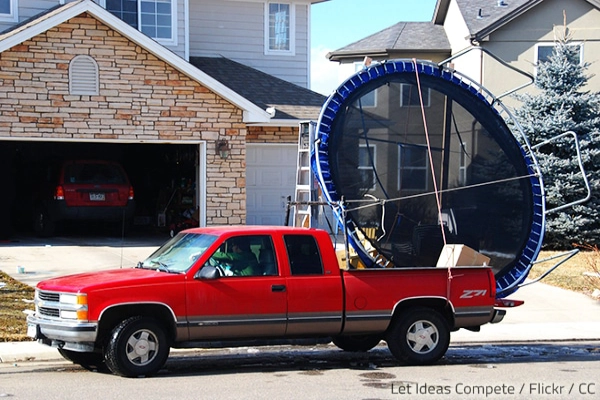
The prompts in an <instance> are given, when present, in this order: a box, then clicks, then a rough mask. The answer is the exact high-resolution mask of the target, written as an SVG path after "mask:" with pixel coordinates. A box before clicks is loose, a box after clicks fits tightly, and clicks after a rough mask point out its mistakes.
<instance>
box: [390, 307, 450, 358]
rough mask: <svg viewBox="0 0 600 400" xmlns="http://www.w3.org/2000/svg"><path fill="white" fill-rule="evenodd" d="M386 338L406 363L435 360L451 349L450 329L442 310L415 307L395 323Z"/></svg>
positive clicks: (395, 355)
mask: <svg viewBox="0 0 600 400" xmlns="http://www.w3.org/2000/svg"><path fill="white" fill-rule="evenodd" d="M386 341H387V343H388V347H389V349H390V351H391V353H392V354H393V355H394V357H396V358H397V359H398V360H400V361H402V362H404V363H407V364H411V365H424V364H433V363H434V362H436V361H438V360H439V359H440V358H442V357H443V356H444V354H446V351H447V350H448V346H449V344H450V329H449V328H448V323H447V322H446V320H445V319H444V317H443V316H442V315H441V314H440V313H439V312H437V311H435V310H433V309H431V308H425V307H423V308H415V309H414V310H410V311H407V312H406V313H405V314H404V315H401V316H400V318H399V319H398V320H397V321H396V322H395V323H394V324H393V325H392V327H391V328H390V330H389V332H388V334H387V336H386Z"/></svg>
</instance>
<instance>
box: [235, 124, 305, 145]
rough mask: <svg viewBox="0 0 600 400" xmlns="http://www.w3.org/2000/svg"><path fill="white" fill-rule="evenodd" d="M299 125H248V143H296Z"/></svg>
mask: <svg viewBox="0 0 600 400" xmlns="http://www.w3.org/2000/svg"><path fill="white" fill-rule="evenodd" d="M299 129H300V128H299V127H276V126H249V127H248V133H247V135H246V140H247V141H248V142H249V143H293V144H297V143H298V134H299Z"/></svg>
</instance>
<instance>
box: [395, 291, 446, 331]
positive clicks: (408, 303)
mask: <svg viewBox="0 0 600 400" xmlns="http://www.w3.org/2000/svg"><path fill="white" fill-rule="evenodd" d="M414 307H429V308H433V309H435V310H438V311H439V312H440V313H441V314H442V315H443V316H445V317H446V319H447V320H448V324H449V325H450V326H454V316H455V314H456V310H455V308H454V304H452V301H450V300H449V299H447V298H446V297H443V296H414V297H407V298H405V299H402V300H400V301H398V302H397V303H396V304H394V307H393V308H392V314H391V318H390V326H391V324H392V323H393V322H394V320H395V319H396V318H397V316H398V315H399V314H401V313H402V311H403V310H408V309H411V308H414Z"/></svg>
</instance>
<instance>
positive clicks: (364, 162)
mask: <svg viewBox="0 0 600 400" xmlns="http://www.w3.org/2000/svg"><path fill="white" fill-rule="evenodd" d="M376 156H377V154H376V152H375V146H367V145H365V144H361V145H359V147H358V173H359V179H360V189H361V190H374V189H375V170H374V169H373V166H374V165H376V159H375V157H376Z"/></svg>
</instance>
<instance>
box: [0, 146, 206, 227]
mask: <svg viewBox="0 0 600 400" xmlns="http://www.w3.org/2000/svg"><path fill="white" fill-rule="evenodd" d="M199 146H200V144H199V143H193V144H170V143H158V144H147V143H144V144H142V143H121V142H115V143H100V142H89V141H88V142H71V141H69V142H48V141H0V156H2V157H0V158H1V159H2V161H1V165H0V166H1V167H2V170H3V173H2V178H0V179H1V182H0V184H2V188H3V192H4V193H6V194H7V195H6V196H4V200H3V203H2V204H0V206H1V207H2V209H3V212H2V214H0V219H1V221H0V225H2V226H3V227H4V232H3V236H8V235H11V234H12V235H14V234H29V233H33V226H34V223H33V218H34V211H35V208H36V202H39V197H40V196H41V194H40V188H41V187H42V186H43V184H44V182H46V181H48V180H49V179H51V176H50V175H52V174H53V173H54V169H56V167H55V166H56V165H57V164H60V163H61V162H62V161H63V160H74V159H78V160H82V159H84V160H110V161H117V162H118V163H120V164H121V165H122V166H123V168H124V170H125V171H126V173H127V175H128V176H129V180H130V182H131V185H132V186H133V189H134V194H135V195H134V198H135V213H134V217H133V219H132V220H131V226H130V228H131V233H132V234H135V233H136V232H139V233H142V232H148V231H152V232H157V231H158V232H160V231H161V230H163V231H165V232H168V231H169V230H170V229H171V227H170V225H172V224H180V223H181V222H182V221H185V220H187V219H189V218H188V216H189V215H191V214H193V213H194V211H195V210H198V209H200V210H201V209H202V207H200V204H198V199H200V198H201V197H200V196H198V192H199V191H198V182H200V181H201V180H200V179H199V172H198V171H199V168H198V163H199V161H198V160H199V154H201V153H200V152H199ZM4 171H6V173H4ZM195 217H196V218H198V213H197V212H196V214H195ZM65 225H67V224H65ZM61 228H64V229H69V228H70V226H64V227H61ZM62 233H65V234H69V232H68V231H66V232H65V231H63V232H62Z"/></svg>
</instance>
